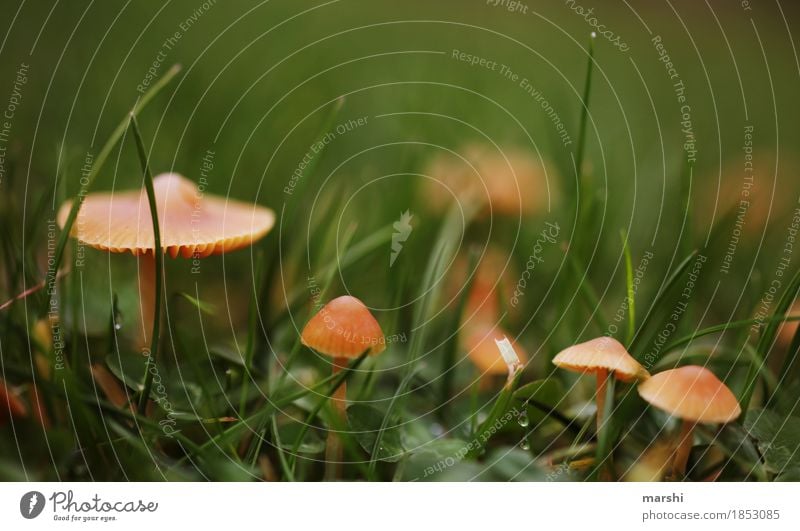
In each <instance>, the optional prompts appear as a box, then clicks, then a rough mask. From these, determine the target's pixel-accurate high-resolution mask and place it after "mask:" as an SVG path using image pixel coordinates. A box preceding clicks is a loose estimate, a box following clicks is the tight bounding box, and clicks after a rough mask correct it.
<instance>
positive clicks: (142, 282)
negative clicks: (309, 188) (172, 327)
mask: <svg viewBox="0 0 800 531" xmlns="http://www.w3.org/2000/svg"><path fill="white" fill-rule="evenodd" d="M153 187H154V190H155V196H156V209H157V211H158V224H159V228H160V231H161V246H162V249H163V252H164V253H168V254H169V256H171V257H172V258H176V257H178V256H182V257H183V258H193V259H199V258H204V257H207V256H210V255H216V254H222V253H226V252H228V251H234V250H236V249H241V248H244V247H248V246H250V245H252V244H253V242H255V241H257V240H258V239H260V238H261V237H263V236H264V235H266V234H267V233H268V232H269V231H270V229H272V226H273V225H274V224H275V213H274V212H273V211H272V210H270V209H268V208H265V207H262V206H258V205H253V204H250V203H244V202H240V201H235V200H232V199H228V198H225V197H219V196H213V195H209V194H204V193H203V192H202V191H201V190H199V189H198V188H197V186H196V185H195V184H194V183H193V182H192V181H190V180H188V179H186V178H185V177H183V176H181V175H178V174H177V173H163V174H161V175H158V176H157V177H155V179H153ZM71 206H72V205H71V202H66V203H65V204H64V205H62V206H61V209H60V210H59V212H58V223H59V225H60V226H61V227H62V228H63V226H64V223H65V222H66V220H67V217H68V215H69V211H70V208H71ZM71 235H72V236H73V237H75V238H77V239H78V240H80V241H81V242H82V243H84V244H86V245H89V246H90V247H94V248H95V249H100V250H103V251H108V252H112V253H123V252H130V253H132V254H133V255H134V256H137V257H139V260H138V262H139V298H140V308H141V335H140V339H139V345H138V346H139V347H141V348H146V346H147V344H148V341H147V336H148V335H149V333H150V332H151V330H152V327H153V325H154V322H155V319H154V315H155V312H156V308H155V300H154V298H153V297H154V292H153V285H154V283H155V275H156V271H155V254H154V247H155V244H154V240H155V238H154V236H153V223H152V218H151V215H150V206H149V202H148V199H147V191H146V190H145V189H144V188H142V189H141V190H136V191H126V192H114V193H94V194H89V195H87V196H86V197H85V198H84V199H83V204H82V205H81V208H80V211H79V212H78V217H77V219H76V221H75V223H74V224H73V226H72V232H71Z"/></svg>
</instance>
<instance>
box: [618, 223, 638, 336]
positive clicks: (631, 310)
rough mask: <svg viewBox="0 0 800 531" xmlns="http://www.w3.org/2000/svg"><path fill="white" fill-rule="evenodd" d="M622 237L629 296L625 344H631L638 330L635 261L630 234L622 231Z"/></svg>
mask: <svg viewBox="0 0 800 531" xmlns="http://www.w3.org/2000/svg"><path fill="white" fill-rule="evenodd" d="M620 237H621V238H622V247H623V249H624V253H625V285H626V288H627V289H626V292H627V298H628V333H627V334H626V336H625V344H626V345H630V344H631V341H633V334H634V331H635V330H636V307H635V305H634V301H633V295H634V290H633V263H632V262H631V247H630V244H629V242H628V235H627V234H626V233H625V231H620Z"/></svg>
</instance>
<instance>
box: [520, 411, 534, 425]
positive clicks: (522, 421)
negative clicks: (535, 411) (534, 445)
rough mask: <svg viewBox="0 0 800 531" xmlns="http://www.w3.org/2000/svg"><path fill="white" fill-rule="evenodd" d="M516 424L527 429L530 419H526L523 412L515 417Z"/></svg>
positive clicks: (526, 414) (525, 414)
mask: <svg viewBox="0 0 800 531" xmlns="http://www.w3.org/2000/svg"><path fill="white" fill-rule="evenodd" d="M517 422H519V425H520V426H522V427H523V428H527V427H528V425H529V424H530V423H531V421H530V419H528V412H527V411H523V412H522V413H520V414H519V415H518V416H517Z"/></svg>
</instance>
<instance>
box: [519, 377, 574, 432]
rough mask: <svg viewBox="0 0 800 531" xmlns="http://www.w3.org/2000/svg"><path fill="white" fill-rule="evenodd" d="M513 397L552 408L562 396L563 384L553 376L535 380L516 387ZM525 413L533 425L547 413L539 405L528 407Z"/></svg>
mask: <svg viewBox="0 0 800 531" xmlns="http://www.w3.org/2000/svg"><path fill="white" fill-rule="evenodd" d="M514 398H516V399H519V400H522V401H525V402H527V403H531V402H533V403H536V404H537V405H538V404H542V405H545V406H547V407H549V408H550V409H553V410H554V409H556V406H557V405H558V404H559V402H561V401H562V400H563V398H564V386H563V385H562V384H561V382H560V381H559V380H557V379H555V378H546V379H543V380H535V381H533V382H531V383H528V384H525V385H523V386H522V387H520V388H519V389H517V390H516V391H515V392H514ZM527 413H528V418H529V419H530V422H531V424H533V425H534V426H535V425H536V424H538V423H539V422H541V421H543V420H544V419H545V418H546V417H547V413H546V412H544V411H542V410H541V408H539V407H529V408H528V411H527Z"/></svg>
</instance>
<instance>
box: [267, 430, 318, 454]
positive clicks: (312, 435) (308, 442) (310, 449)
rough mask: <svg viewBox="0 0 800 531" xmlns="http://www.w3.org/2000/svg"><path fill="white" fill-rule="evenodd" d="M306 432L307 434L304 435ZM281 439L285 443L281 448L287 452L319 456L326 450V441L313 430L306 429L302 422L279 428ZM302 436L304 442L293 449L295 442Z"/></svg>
mask: <svg viewBox="0 0 800 531" xmlns="http://www.w3.org/2000/svg"><path fill="white" fill-rule="evenodd" d="M303 432H305V433H303ZM278 433H279V434H280V439H281V441H283V442H282V443H281V446H282V447H283V448H284V449H286V450H291V451H292V452H297V453H301V454H317V453H320V452H322V451H323V450H324V449H325V441H323V440H322V438H320V436H319V435H318V434H317V433H316V432H315V431H313V430H308V429H304V426H303V424H302V423H301V422H289V423H286V424H283V425H280V426H278ZM301 434H302V437H303V438H302V440H301V442H300V444H299V445H297V447H296V448H293V446H294V445H295V441H297V438H298V437H300V436H301Z"/></svg>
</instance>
